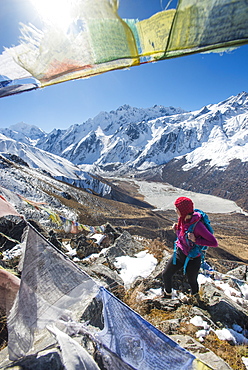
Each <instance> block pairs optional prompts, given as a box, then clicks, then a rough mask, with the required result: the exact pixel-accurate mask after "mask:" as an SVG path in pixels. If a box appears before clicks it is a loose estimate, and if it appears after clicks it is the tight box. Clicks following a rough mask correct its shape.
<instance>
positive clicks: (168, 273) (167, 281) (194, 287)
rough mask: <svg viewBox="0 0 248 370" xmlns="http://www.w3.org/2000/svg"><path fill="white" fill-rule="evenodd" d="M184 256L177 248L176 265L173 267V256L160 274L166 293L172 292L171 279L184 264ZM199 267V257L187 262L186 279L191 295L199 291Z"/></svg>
mask: <svg viewBox="0 0 248 370" xmlns="http://www.w3.org/2000/svg"><path fill="white" fill-rule="evenodd" d="M185 259H186V256H185V254H184V253H183V252H182V251H181V249H180V248H177V251H176V265H173V256H172V257H171V258H170V259H169V261H168V263H167V265H166V266H165V269H164V271H163V272H162V279H163V283H164V288H165V291H166V292H167V293H171V290H172V277H173V275H174V274H175V273H176V272H177V271H178V270H180V269H181V268H182V267H183V265H184V262H185ZM200 267H201V256H199V257H195V258H193V259H191V260H189V262H188V265H187V268H186V275H187V278H188V282H189V285H190V287H191V293H192V294H196V293H198V291H199V285H198V282H197V276H198V272H199V270H200Z"/></svg>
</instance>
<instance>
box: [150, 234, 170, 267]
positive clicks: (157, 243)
mask: <svg viewBox="0 0 248 370" xmlns="http://www.w3.org/2000/svg"><path fill="white" fill-rule="evenodd" d="M147 250H148V251H149V253H151V254H153V256H154V257H155V258H156V259H157V260H158V262H160V261H161V260H162V258H163V256H164V254H163V252H164V251H165V250H166V251H168V250H169V247H168V246H166V244H165V243H164V242H162V241H161V240H160V239H159V238H157V239H154V240H150V241H149V244H148V245H147Z"/></svg>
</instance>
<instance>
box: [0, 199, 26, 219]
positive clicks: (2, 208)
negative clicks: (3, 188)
mask: <svg viewBox="0 0 248 370" xmlns="http://www.w3.org/2000/svg"><path fill="white" fill-rule="evenodd" d="M7 215H14V216H21V215H20V214H19V213H18V212H17V211H16V210H15V208H14V207H13V206H12V205H11V204H10V203H9V202H8V201H7V200H6V199H5V198H4V197H3V196H2V195H0V217H4V216H7Z"/></svg>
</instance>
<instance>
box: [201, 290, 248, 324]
mask: <svg viewBox="0 0 248 370" xmlns="http://www.w3.org/2000/svg"><path fill="white" fill-rule="evenodd" d="M201 295H202V300H203V302H204V304H205V308H206V310H207V311H208V313H209V314H210V316H211V319H212V320H213V321H214V322H215V323H219V322H221V323H222V325H223V326H227V327H232V325H233V324H237V325H240V326H241V327H242V328H243V327H246V328H247V327H248V311H247V310H246V309H244V308H243V307H241V306H240V305H239V304H237V303H236V302H234V301H233V300H232V299H231V298H229V297H227V296H226V295H225V293H224V292H222V291H221V290H220V289H217V288H215V287H214V286H213V285H212V284H211V283H205V284H203V285H202V286H201Z"/></svg>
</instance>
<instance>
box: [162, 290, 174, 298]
mask: <svg viewBox="0 0 248 370" xmlns="http://www.w3.org/2000/svg"><path fill="white" fill-rule="evenodd" d="M162 298H165V299H171V298H172V293H167V292H164V293H163V296H162Z"/></svg>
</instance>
